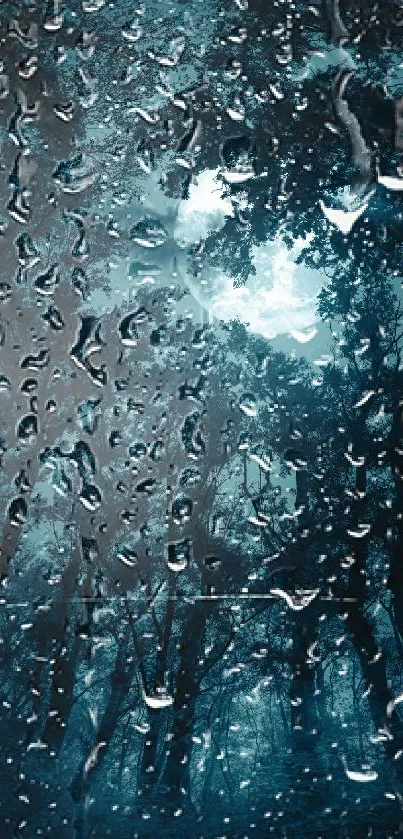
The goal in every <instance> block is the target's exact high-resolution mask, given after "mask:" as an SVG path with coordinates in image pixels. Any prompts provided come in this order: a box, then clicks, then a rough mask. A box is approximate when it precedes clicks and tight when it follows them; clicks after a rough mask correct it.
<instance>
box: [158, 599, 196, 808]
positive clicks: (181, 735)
mask: <svg viewBox="0 0 403 839" xmlns="http://www.w3.org/2000/svg"><path fill="white" fill-rule="evenodd" d="M206 617H207V612H206V605H205V603H204V602H203V601H198V602H196V603H195V605H194V606H192V612H191V615H190V617H189V618H188V620H187V621H186V623H185V625H184V630H183V634H182V641H181V644H180V649H179V669H178V673H177V677H176V684H175V698H174V705H173V720H172V730H171V740H170V746H169V749H168V752H167V756H166V761H165V765H164V768H163V771H162V775H161V778H160V782H161V786H162V789H163V790H164V792H165V795H166V798H167V803H169V805H170V808H172V809H177V808H181V809H186V810H189V809H191V808H192V804H191V797H190V760H191V755H192V733H193V725H194V720H195V710H196V702H197V699H198V696H199V689H200V681H199V674H198V670H199V661H200V657H201V653H202V643H203V638H204V632H205V626H206Z"/></svg>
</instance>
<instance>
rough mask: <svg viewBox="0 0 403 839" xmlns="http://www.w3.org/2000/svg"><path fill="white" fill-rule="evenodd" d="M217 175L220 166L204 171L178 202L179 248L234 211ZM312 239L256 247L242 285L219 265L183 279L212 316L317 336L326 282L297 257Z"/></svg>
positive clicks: (269, 333)
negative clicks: (319, 303) (318, 310)
mask: <svg viewBox="0 0 403 839" xmlns="http://www.w3.org/2000/svg"><path fill="white" fill-rule="evenodd" d="M219 175H220V173H219V170H207V171H204V172H203V173H202V174H201V175H200V176H199V177H198V178H197V180H196V181H195V183H192V184H191V186H190V188H189V197H188V198H187V200H184V201H181V202H180V204H179V207H178V215H177V221H176V225H175V229H174V237H175V239H176V241H177V243H178V244H179V246H180V247H181V248H183V249H185V248H187V247H189V246H190V245H192V244H195V242H197V241H200V240H203V239H206V238H207V236H208V235H209V234H210V233H212V232H217V231H219V230H220V229H221V228H222V227H223V226H224V224H225V221H226V218H227V217H228V216H233V215H234V208H233V205H232V202H231V201H230V199H229V198H228V196H226V195H225V188H224V184H223V182H222V179H221V178H220V176H219ZM311 238H312V237H307V238H306V239H302V238H301V239H298V240H296V241H295V243H294V246H293V248H292V249H287V248H286V247H285V245H284V244H283V243H282V242H281V240H280V237H278V238H276V239H274V240H270V241H268V242H266V243H264V244H262V245H259V246H256V247H254V248H253V250H252V262H253V265H254V268H255V273H254V274H251V275H250V276H248V277H247V278H246V282H245V284H244V285H242V286H240V287H235V286H234V283H233V279H232V278H231V277H230V276H228V275H227V274H225V273H224V272H223V271H222V270H221V269H220V267H219V266H217V267H214V268H211V267H209V268H208V269H205V270H204V271H203V270H202V272H201V273H200V275H199V276H198V278H197V280H195V279H194V278H192V277H189V276H187V277H186V283H187V285H188V286H189V289H190V291H191V293H192V295H193V296H194V297H195V299H196V300H197V301H198V303H199V304H200V305H201V306H203V307H204V308H205V309H206V310H207V311H208V312H209V314H210V316H211V318H212V319H215V318H216V319H219V320H223V321H231V320H238V321H240V322H241V323H243V324H245V326H247V328H248V329H249V330H250V331H251V332H254V333H256V334H260V335H262V336H263V337H265V338H268V339H274V338H276V337H278V336H279V335H291V336H292V337H293V338H295V340H297V341H299V342H301V343H305V342H307V341H309V340H311V339H312V338H313V337H314V336H315V335H316V327H315V323H316V322H317V321H318V316H317V314H316V308H317V300H318V294H319V292H320V290H321V289H322V287H323V285H324V275H323V273H322V272H320V271H314V270H311V269H308V268H306V267H304V266H303V265H297V264H296V261H295V260H296V258H297V256H298V255H299V254H300V253H301V250H302V249H303V248H304V247H306V246H307V245H309V243H310V241H311Z"/></svg>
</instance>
